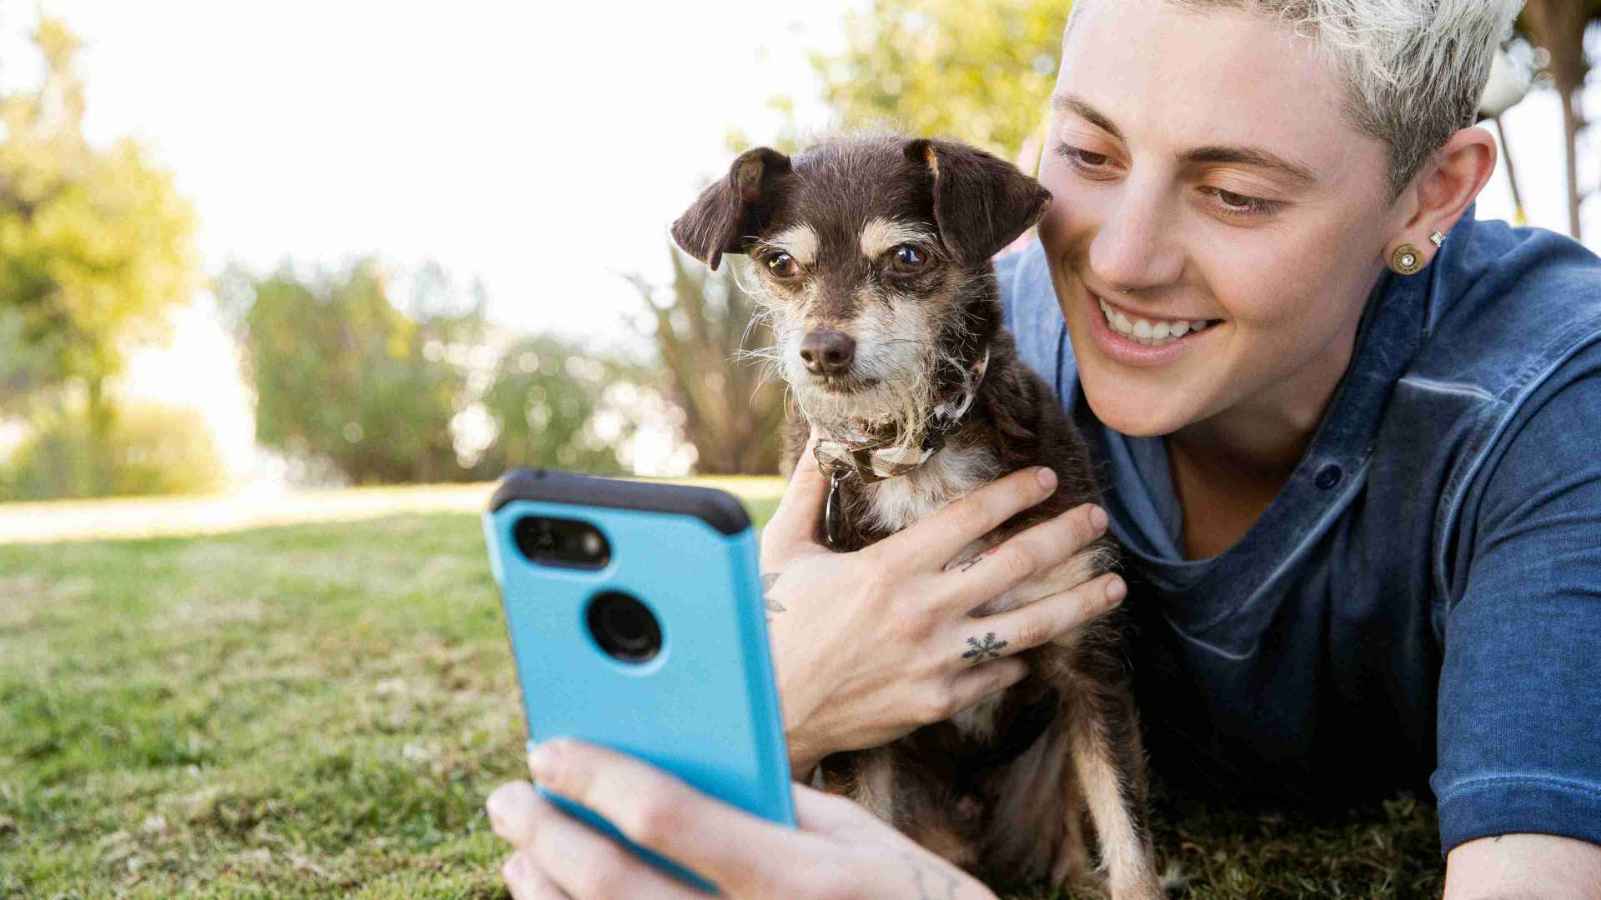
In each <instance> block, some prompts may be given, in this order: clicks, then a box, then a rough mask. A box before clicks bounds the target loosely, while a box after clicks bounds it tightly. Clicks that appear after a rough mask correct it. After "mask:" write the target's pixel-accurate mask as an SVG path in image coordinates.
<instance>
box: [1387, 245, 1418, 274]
mask: <svg viewBox="0 0 1601 900" xmlns="http://www.w3.org/2000/svg"><path fill="white" fill-rule="evenodd" d="M1390 268H1392V269H1394V270H1395V271H1396V273H1397V274H1399V275H1416V274H1417V273H1418V272H1419V271H1421V270H1422V269H1423V254H1422V253H1419V252H1418V248H1416V247H1414V246H1412V245H1411V244H1402V245H1401V246H1399V247H1397V248H1395V253H1393V254H1391V255H1390Z"/></svg>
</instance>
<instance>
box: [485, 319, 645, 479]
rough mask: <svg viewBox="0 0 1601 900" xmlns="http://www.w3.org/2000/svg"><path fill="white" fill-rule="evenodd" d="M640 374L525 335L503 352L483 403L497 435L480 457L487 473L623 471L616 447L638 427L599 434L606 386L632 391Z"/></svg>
mask: <svg viewBox="0 0 1601 900" xmlns="http://www.w3.org/2000/svg"><path fill="white" fill-rule="evenodd" d="M640 379H641V375H640V373H639V372H637V371H635V370H634V369H633V368H632V367H630V366H628V365H626V364H625V363H623V362H621V361H619V360H617V359H615V358H610V357H605V356H598V355H596V354H594V353H592V352H588V351H586V350H584V348H582V347H580V346H578V345H577V344H575V343H573V342H570V341H566V340H563V339H561V338H558V337H554V336H551V335H535V336H532V337H527V338H524V339H522V340H520V341H518V342H517V343H515V344H513V345H512V346H511V347H509V348H507V350H506V352H505V353H504V354H502V356H501V358H500V363H499V364H498V365H497V366H496V367H495V374H494V380H493V381H492V382H491V383H490V385H489V389H488V390H487V391H485V392H484V397H483V400H482V403H483V405H484V409H485V411H486V412H488V414H489V417H490V419H491V421H492V422H493V423H494V429H495V438H494V442H493V443H491V444H490V445H489V448H488V449H487V450H485V451H484V454H483V456H482V457H481V458H480V460H479V463H478V466H477V469H478V472H479V474H480V475H481V476H483V477H487V478H494V477H497V476H499V475H500V474H501V473H502V472H504V471H506V470H507V469H510V468H513V467H516V466H546V467H552V468H560V469H566V470H568V471H574V472H588V473H591V474H595V475H611V474H616V473H619V472H622V471H623V464H622V461H621V460H620V459H618V456H617V447H618V445H619V444H621V443H622V442H624V441H626V440H627V438H628V437H629V435H630V433H631V432H632V423H631V422H629V421H627V420H625V419H622V418H621V417H619V419H618V420H617V422H616V425H617V432H616V433H615V434H610V435H599V434H596V433H595V430H594V425H595V421H596V416H597V414H598V413H599V412H600V411H601V410H602V408H603V405H604V404H605V401H606V398H605V394H606V391H607V389H608V387H615V386H619V385H623V386H631V384H632V383H637V382H638V381H639V380H640Z"/></svg>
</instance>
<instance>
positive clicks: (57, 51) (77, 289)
mask: <svg viewBox="0 0 1601 900" xmlns="http://www.w3.org/2000/svg"><path fill="white" fill-rule="evenodd" d="M33 42H34V45H35V46H36V47H37V48H38V49H39V52H40V53H41V55H42V56H43V57H44V63H45V67H44V77H43V80H42V81H41V83H40V85H39V87H38V89H37V90H32V91H27V90H23V91H18V92H14V93H11V94H6V95H3V96H0V351H4V352H6V354H7V359H6V360H5V361H4V362H3V363H0V383H3V384H4V385H5V386H6V387H7V388H8V390H7V391H5V392H0V412H8V413H11V414H20V413H22V412H24V411H25V410H24V408H23V403H24V401H25V400H27V399H29V398H33V397H35V395H36V394H37V393H38V392H40V391H42V390H48V389H61V388H64V387H68V386H72V385H77V386H79V387H81V390H82V392H83V395H84V396H85V398H86V402H87V410H86V415H87V423H88V425H87V427H88V429H89V434H90V436H91V440H90V442H89V452H90V459H89V461H88V467H87V470H86V473H85V477H86V478H88V479H89V481H90V483H89V484H87V485H83V486H81V487H84V488H86V489H87V490H88V492H90V493H93V492H94V485H95V484H100V483H107V482H108V480H109V479H110V477H111V476H110V472H109V466H110V465H111V460H110V458H109V457H105V456H101V455H99V454H98V453H97V452H96V450H95V448H96V447H99V446H106V445H107V444H106V440H107V439H108V438H109V435H110V433H111V429H112V427H113V425H114V413H113V409H112V405H111V402H110V400H109V399H108V398H107V396H106V384H107V382H108V380H109V379H110V378H111V377H113V376H114V375H116V374H117V373H118V372H120V371H121V369H122V366H123V363H124V358H123V351H124V348H125V346H126V345H127V344H128V343H129V342H132V341H135V340H138V339H141V338H145V337H150V336H153V335H154V334H158V333H160V331H161V330H162V329H163V327H164V326H165V324H166V316H165V313H166V311H167V309H168V308H169V307H171V306H173V305H175V304H178V303H182V302H185V301H187V300H188V297H189V294H190V291H191V289H192V288H193V287H194V284H195V279H196V268H197V266H196V261H195V253H194V250H193V246H192V242H193V233H194V217H193V213H192V211H191V210H190V208H189V206H188V204H187V203H185V202H184V201H183V200H182V199H181V198H180V197H179V196H178V194H177V191H176V190H175V189H174V187H173V183H172V178H171V176H170V175H168V174H167V173H166V172H163V171H161V170H159V169H157V168H155V167H154V166H152V165H151V164H150V163H148V162H147V161H146V160H145V158H144V154H143V152H142V151H141V149H140V148H139V146H138V145H137V144H135V143H134V142H132V141H128V140H124V141H120V142H118V143H117V144H115V145H114V146H112V147H110V148H109V149H97V148H94V147H91V146H90V145H89V143H88V142H87V141H86V140H85V138H84V135H83V115H84V87H83V83H82V81H81V80H80V79H79V78H78V75H77V73H76V71H75V68H74V60H75V57H76V54H77V52H78V49H79V43H78V40H77V38H76V37H74V36H73V34H72V33H71V32H70V31H69V30H68V29H67V27H66V26H65V25H64V24H63V23H62V22H61V21H60V20H58V19H53V18H49V17H45V18H43V19H41V20H40V23H39V26H38V28H37V29H36V30H35V32H34V34H33ZM18 348H21V349H22V351H23V352H18V353H12V351H13V350H15V349H18Z"/></svg>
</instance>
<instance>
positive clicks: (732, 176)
mask: <svg viewBox="0 0 1601 900" xmlns="http://www.w3.org/2000/svg"><path fill="white" fill-rule="evenodd" d="M789 171H790V162H789V157H787V156H785V155H784V154H782V153H779V152H778V151H777V150H773V149H771V148H768V147H757V148H756V149H754V150H747V151H745V152H744V153H741V154H740V155H739V158H738V159H735V160H734V164H733V165H732V166H730V167H729V169H728V177H726V178H723V179H720V180H718V181H716V182H714V183H712V185H711V186H710V187H708V188H706V190H705V191H703V192H702V193H701V195H700V198H699V199H697V200H696V201H695V203H694V205H692V206H691V207H690V208H689V209H688V210H687V211H685V213H684V214H683V215H682V216H679V217H678V221H676V222H674V223H673V240H674V241H676V242H678V246H679V247H681V248H682V249H683V251H684V252H685V253H688V254H689V255H690V256H693V257H695V258H696V259H698V260H700V261H701V262H703V263H705V264H706V265H708V266H710V267H711V269H712V271H716V270H717V266H718V264H719V263H720V262H722V259H723V254H724V253H744V252H745V251H746V249H747V248H749V246H750V241H751V240H752V238H754V237H755V235H757V234H758V233H760V231H761V229H762V227H763V226H764V225H765V224H766V223H767V220H768V219H769V218H770V217H771V215H772V209H773V204H772V192H773V186H774V183H775V182H776V181H777V180H778V179H779V178H781V177H783V176H784V175H786V174H788V173H789Z"/></svg>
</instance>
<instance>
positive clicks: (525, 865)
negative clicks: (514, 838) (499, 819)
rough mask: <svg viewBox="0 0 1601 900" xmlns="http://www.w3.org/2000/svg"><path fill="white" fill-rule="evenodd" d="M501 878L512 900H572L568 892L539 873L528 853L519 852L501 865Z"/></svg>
mask: <svg viewBox="0 0 1601 900" xmlns="http://www.w3.org/2000/svg"><path fill="white" fill-rule="evenodd" d="M500 878H501V880H502V881H504V882H505V883H506V890H507V891H510V892H511V896H512V900H572V898H571V897H569V896H568V895H567V892H566V891H564V890H562V889H561V888H559V887H557V886H556V883H555V882H553V881H551V880H550V879H549V878H546V877H545V873H543V872H541V871H539V867H538V866H536V865H535V864H534V861H533V859H532V858H531V857H530V856H529V855H528V853H526V852H524V851H521V850H519V851H518V852H516V853H513V854H512V855H511V856H508V857H507V858H506V861H505V862H504V863H502V864H501V867H500Z"/></svg>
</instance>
